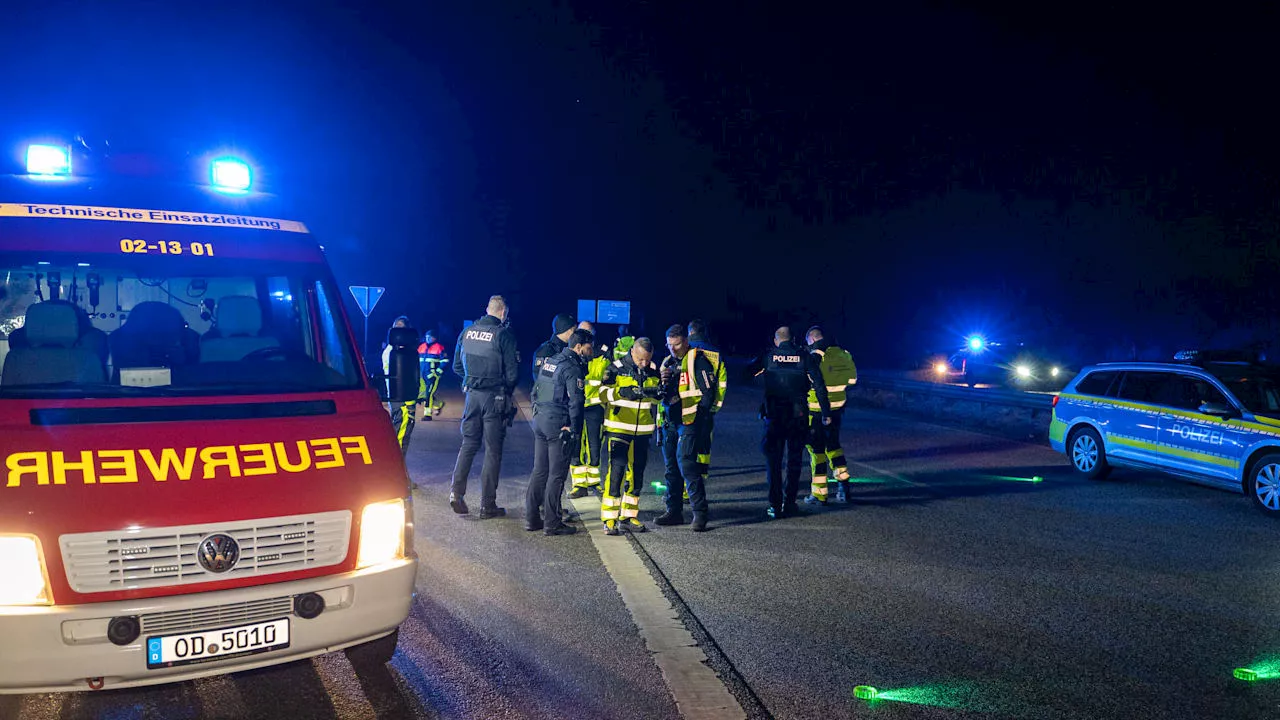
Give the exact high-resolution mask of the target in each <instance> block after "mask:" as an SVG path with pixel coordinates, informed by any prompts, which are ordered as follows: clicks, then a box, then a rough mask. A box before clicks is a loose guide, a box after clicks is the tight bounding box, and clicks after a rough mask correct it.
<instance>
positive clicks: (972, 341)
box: [967, 335, 985, 350]
mask: <svg viewBox="0 0 1280 720" xmlns="http://www.w3.org/2000/svg"><path fill="white" fill-rule="evenodd" d="M967 342H968V345H969V349H970V350H981V349H982V346H983V345H984V344H985V341H984V340H983V339H982V338H980V337H978V336H977V335H973V336H970V337H969V340H968V341H967Z"/></svg>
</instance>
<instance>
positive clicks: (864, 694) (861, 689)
mask: <svg viewBox="0 0 1280 720" xmlns="http://www.w3.org/2000/svg"><path fill="white" fill-rule="evenodd" d="M879 694H880V693H879V691H878V690H876V689H875V688H873V687H871V686H870V685H859V686H857V687H855V688H854V689H853V696H854V697H856V698H858V699H859V700H875V699H876V696H877V695H879Z"/></svg>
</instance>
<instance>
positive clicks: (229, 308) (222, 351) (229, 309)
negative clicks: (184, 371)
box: [200, 295, 280, 363]
mask: <svg viewBox="0 0 1280 720" xmlns="http://www.w3.org/2000/svg"><path fill="white" fill-rule="evenodd" d="M261 332H262V307H261V306H260V305H259V304H258V299H257V298H255V297H249V296H248V295H228V296H227V297H224V298H222V299H221V300H219V301H218V307H217V309H216V312H215V313H214V324H213V329H212V330H210V332H209V333H207V334H206V335H205V336H204V337H203V338H201V339H200V362H202V363H205V362H238V361H239V360H241V359H243V358H244V356H246V355H248V354H249V353H251V352H254V351H255V350H262V349H263V348H273V347H280V342H279V341H278V340H276V339H275V338H273V337H263V336H261V335H259V333H261Z"/></svg>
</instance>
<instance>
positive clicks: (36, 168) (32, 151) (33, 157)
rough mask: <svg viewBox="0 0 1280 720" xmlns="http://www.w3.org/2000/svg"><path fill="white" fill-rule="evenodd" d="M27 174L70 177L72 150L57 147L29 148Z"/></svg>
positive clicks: (35, 146)
mask: <svg viewBox="0 0 1280 720" xmlns="http://www.w3.org/2000/svg"><path fill="white" fill-rule="evenodd" d="M27 172H28V173H29V174H31V175H41V176H45V177H70V175H71V149H70V148H67V147H58V146H57V145H29V146H27Z"/></svg>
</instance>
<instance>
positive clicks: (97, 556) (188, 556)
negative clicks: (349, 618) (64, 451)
mask: <svg viewBox="0 0 1280 720" xmlns="http://www.w3.org/2000/svg"><path fill="white" fill-rule="evenodd" d="M212 535H227V536H230V537H231V538H233V539H235V541H236V545H237V546H238V552H236V551H235V550H236V549H235V548H233V549H232V551H230V552H229V551H228V549H227V545H228V544H226V543H221V544H219V545H218V546H217V547H218V548H219V549H220V550H221V555H220V556H219V557H216V558H215V560H216V561H215V562H212V563H209V562H208V560H209V559H210V558H208V557H206V563H207V564H210V565H212V566H214V567H219V566H225V565H229V566H230V569H229V570H225V571H222V572H211V571H210V570H208V569H206V568H205V567H204V566H203V565H202V564H201V562H200V557H199V554H200V553H199V551H200V544H201V541H203V540H205V539H206V538H209V537H210V536H212ZM350 538H351V512H350V511H349V510H341V511H337V512H328V513H316V514H313V515H293V516H289V517H277V518H265V519H261V520H242V521H236V522H226V523H205V524H202V525H182V526H175V527H166V528H142V529H128V530H117V531H110V532H95V533H80V534H76V535H63V536H62V537H60V538H59V545H60V546H61V548H62V564H63V567H64V568H65V569H66V572H67V582H68V583H69V584H70V585H71V589H72V590H75V591H76V592H78V593H97V592H112V591H118V590H134V589H138V588H153V587H170V586H174V585H190V584H193V583H202V582H212V581H216V580H230V579H236V578H242V577H255V576H262V575H274V574H277V573H283V572H291V571H294V570H305V569H309V568H318V567H326V566H329V565H337V564H338V563H340V562H342V561H343V560H344V559H345V558H346V557H347V547H348V545H349V544H350ZM233 556H234V559H233Z"/></svg>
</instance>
